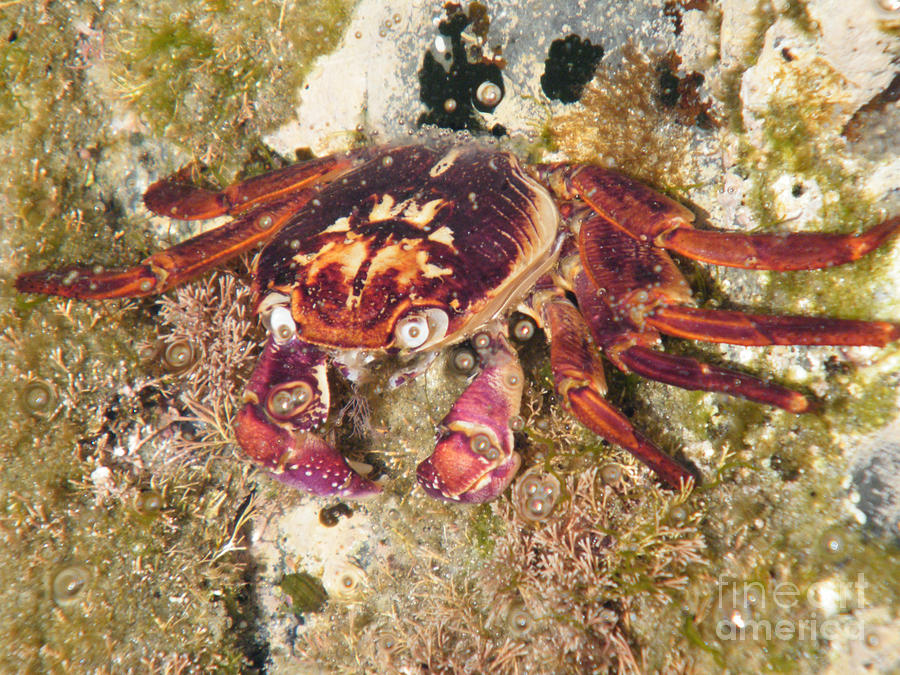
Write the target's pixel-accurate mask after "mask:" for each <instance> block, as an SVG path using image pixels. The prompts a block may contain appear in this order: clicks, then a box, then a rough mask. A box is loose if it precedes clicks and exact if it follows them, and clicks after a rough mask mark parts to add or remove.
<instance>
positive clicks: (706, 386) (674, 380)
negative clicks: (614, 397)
mask: <svg viewBox="0 0 900 675" xmlns="http://www.w3.org/2000/svg"><path fill="white" fill-rule="evenodd" d="M574 287H575V295H576V297H577V298H578V307H579V309H580V310H581V312H582V314H583V316H584V317H585V319H586V320H587V322H588V326H589V328H590V330H591V334H592V335H593V336H594V339H595V340H596V342H597V344H599V345H600V346H601V347H602V349H603V350H604V353H605V354H606V355H607V356H608V357H609V359H610V361H612V362H613V364H615V366H616V367H618V368H619V369H620V370H622V371H623V372H626V373H627V372H635V373H637V374H638V375H640V376H642V377H646V378H648V379H650V380H656V381H657V382H665V383H666V384H671V385H674V386H676V387H681V388H682V389H691V390H700V391H716V392H721V393H724V394H729V395H731V396H739V397H741V398H745V399H748V400H750V401H756V402H758V403H765V404H767V405H772V406H776V407H778V408H782V409H784V410H787V411H789V412H792V413H801V412H807V411H809V410H810V408H811V407H812V404H811V402H810V401H809V399H807V398H806V397H805V396H804V395H803V394H801V393H800V392H798V391H794V390H793V389H788V388H787V387H783V386H781V385H779V384H775V383H773V382H766V381H765V380H761V379H759V378H756V377H753V376H752V375H747V374H746V373H740V372H737V371H734V370H731V369H728V368H721V367H719V366H715V365H712V364H709V363H703V362H702V361H698V360H697V359H694V358H691V357H689V356H676V355H674V354H667V353H666V352H663V351H659V350H657V349H653V348H652V347H651V345H653V344H656V343H657V342H658V341H659V334H658V333H657V332H656V331H655V330H653V329H652V328H644V329H639V328H637V327H636V326H635V325H634V324H632V323H631V322H630V321H629V320H628V319H627V318H624V317H621V316H620V317H619V318H618V319H617V318H616V315H615V313H614V312H613V310H612V309H611V308H610V307H609V305H607V304H606V302H605V301H604V299H603V298H601V297H600V296H598V295H597V290H596V288H595V287H594V286H593V284H592V282H591V280H590V279H589V278H588V276H587V275H586V274H584V273H583V272H579V273H578V274H577V275H576V278H575V279H574Z"/></svg>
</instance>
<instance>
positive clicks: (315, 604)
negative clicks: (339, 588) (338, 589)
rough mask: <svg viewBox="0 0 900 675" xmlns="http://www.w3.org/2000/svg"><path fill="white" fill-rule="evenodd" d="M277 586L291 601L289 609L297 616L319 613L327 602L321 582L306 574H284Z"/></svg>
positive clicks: (326, 594) (326, 595)
mask: <svg viewBox="0 0 900 675" xmlns="http://www.w3.org/2000/svg"><path fill="white" fill-rule="evenodd" d="M278 586H279V588H281V590H282V591H283V592H284V593H285V595H287V596H288V597H289V598H290V599H291V609H292V610H293V611H294V612H297V613H298V614H302V613H304V612H320V611H322V608H324V607H325V603H326V602H328V593H327V592H326V590H325V587H324V586H323V585H322V581H321V580H320V579H317V578H316V577H314V576H313V575H311V574H309V573H308V572H293V573H291V574H285V575H284V576H283V577H282V578H281V581H280V582H279V584H278Z"/></svg>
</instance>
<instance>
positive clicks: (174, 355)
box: [163, 340, 194, 372]
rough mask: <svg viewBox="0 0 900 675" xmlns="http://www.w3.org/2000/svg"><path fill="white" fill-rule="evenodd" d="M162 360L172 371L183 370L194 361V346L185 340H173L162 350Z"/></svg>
mask: <svg viewBox="0 0 900 675" xmlns="http://www.w3.org/2000/svg"><path fill="white" fill-rule="evenodd" d="M163 362H164V363H165V366H166V368H168V369H169V370H170V371H172V372H179V371H182V370H185V369H186V368H188V367H190V365H191V364H192V363H193V362H194V348H193V347H192V346H191V343H190V342H188V341H186V340H179V341H178V342H173V343H172V344H170V345H167V346H166V348H165V350H164V351H163Z"/></svg>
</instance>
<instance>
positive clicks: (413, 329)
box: [394, 314, 430, 349]
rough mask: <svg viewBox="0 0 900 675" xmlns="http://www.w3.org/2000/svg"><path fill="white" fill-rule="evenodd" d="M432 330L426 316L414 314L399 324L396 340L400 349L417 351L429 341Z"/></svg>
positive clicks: (395, 334)
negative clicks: (416, 349) (417, 348)
mask: <svg viewBox="0 0 900 675" xmlns="http://www.w3.org/2000/svg"><path fill="white" fill-rule="evenodd" d="M429 333H430V330H429V328H428V318H427V317H426V316H425V314H413V315H411V316H407V317H405V318H403V319H400V321H398V322H397V325H396V327H395V328H394V338H395V340H396V342H397V345H398V346H399V347H405V348H406V349H415V348H416V347H421V346H422V345H423V344H425V343H426V342H427V341H428V336H429Z"/></svg>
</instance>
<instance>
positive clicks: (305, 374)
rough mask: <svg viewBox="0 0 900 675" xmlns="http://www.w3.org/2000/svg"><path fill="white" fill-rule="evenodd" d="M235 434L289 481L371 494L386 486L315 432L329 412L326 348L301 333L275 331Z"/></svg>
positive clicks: (323, 490) (317, 490) (327, 492)
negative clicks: (360, 470)
mask: <svg viewBox="0 0 900 675" xmlns="http://www.w3.org/2000/svg"><path fill="white" fill-rule="evenodd" d="M244 401H245V405H244V407H243V408H241V410H240V411H239V412H238V414H237V418H236V420H235V426H234V428H235V434H236V435H237V440H238V443H239V444H240V446H241V448H243V450H244V452H246V453H247V454H248V455H249V456H250V457H251V458H252V459H253V460H255V461H256V462H258V463H259V464H261V465H263V466H264V467H266V468H267V469H269V470H270V471H271V472H272V474H273V476H274V477H275V478H276V479H278V480H280V481H281V482H283V483H287V484H288V485H292V486H294V487H296V488H300V489H302V490H306V491H307V492H311V493H313V494H315V495H320V496H340V497H365V496H368V495H372V494H375V493H377V492H380V491H381V487H380V486H379V485H378V484H376V483H373V482H372V481H370V480H368V479H366V478H363V477H362V476H360V475H359V474H357V473H356V472H355V471H354V470H353V469H352V468H350V465H349V464H348V463H347V460H346V459H344V457H343V456H342V455H341V453H339V452H338V451H337V450H336V449H335V448H333V447H332V446H331V445H329V444H328V443H326V442H325V440H324V439H322V437H321V436H318V435H317V434H315V433H313V430H314V429H316V428H318V427H319V426H320V425H321V424H322V423H323V422H324V421H325V418H326V417H327V416H328V403H329V392H328V379H327V376H326V359H325V354H324V353H323V352H322V351H321V350H319V349H318V348H316V347H314V346H312V345H309V344H306V343H304V342H302V341H301V340H299V339H298V338H297V337H296V335H293V336H291V337H290V338H288V339H285V340H283V341H281V342H279V341H278V340H276V339H275V338H273V337H269V340H268V342H266V348H265V350H264V351H263V355H262V357H261V358H260V360H259V363H258V364H257V366H256V369H255V370H254V371H253V375H251V377H250V381H249V382H248V383H247V389H246V390H245V392H244Z"/></svg>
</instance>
